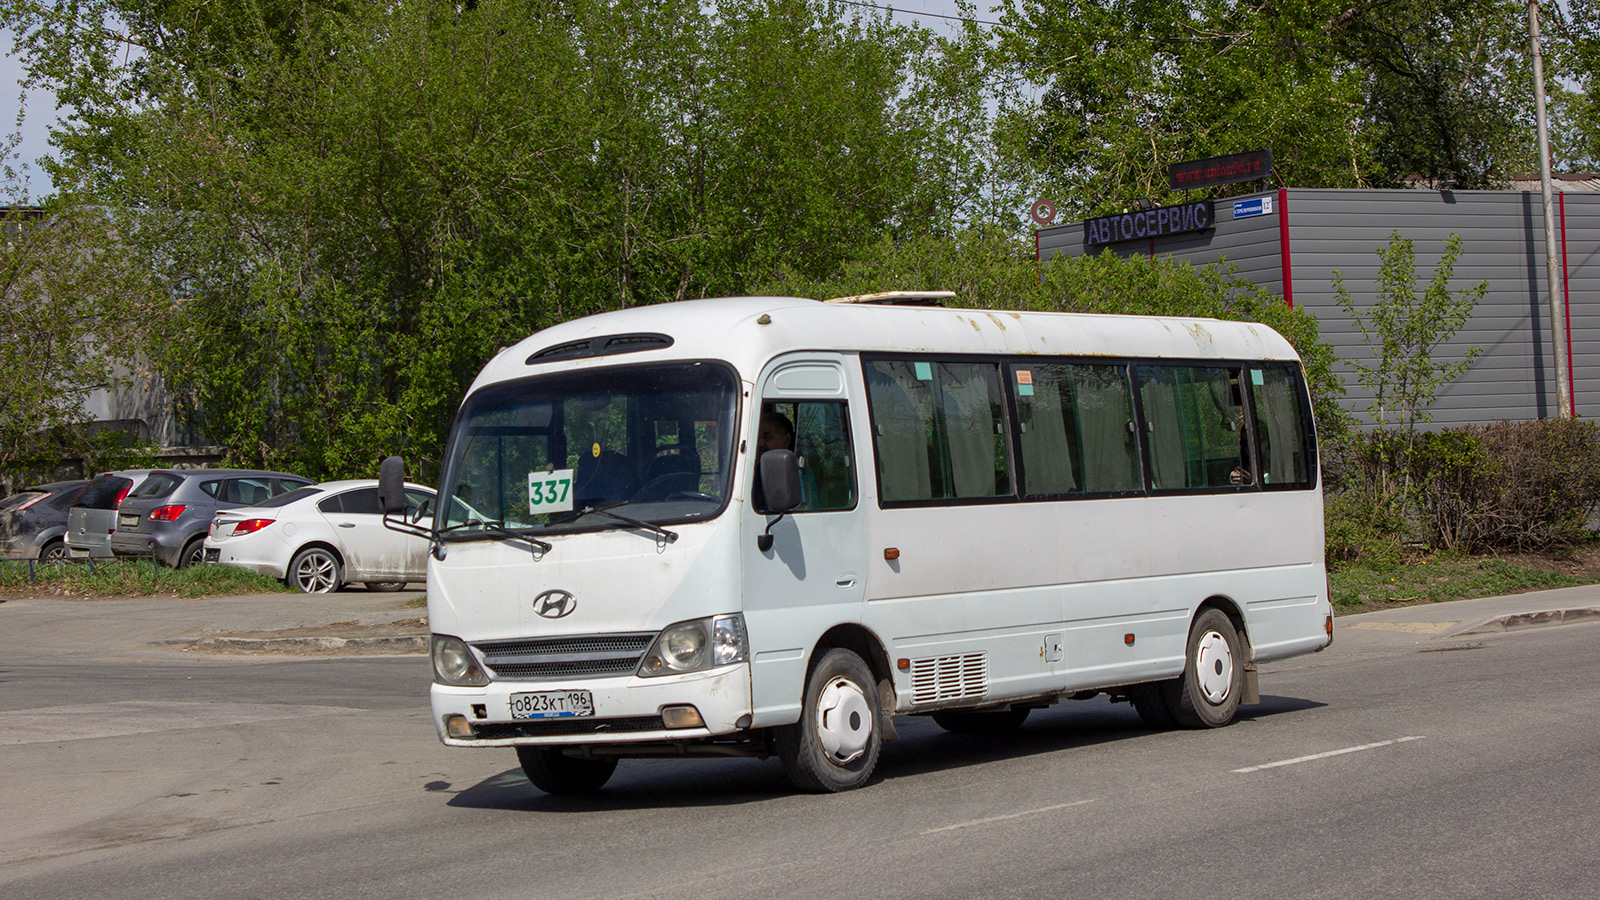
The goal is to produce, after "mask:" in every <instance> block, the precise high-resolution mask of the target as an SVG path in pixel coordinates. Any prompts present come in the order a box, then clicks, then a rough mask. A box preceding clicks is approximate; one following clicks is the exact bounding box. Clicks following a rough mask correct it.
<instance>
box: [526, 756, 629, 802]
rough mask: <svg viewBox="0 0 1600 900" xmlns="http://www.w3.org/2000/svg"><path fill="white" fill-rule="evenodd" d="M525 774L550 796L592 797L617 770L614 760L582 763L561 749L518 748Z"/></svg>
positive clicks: (592, 760) (596, 760)
mask: <svg viewBox="0 0 1600 900" xmlns="http://www.w3.org/2000/svg"><path fill="white" fill-rule="evenodd" d="M517 761H518V762H520V763H522V774H524V775H526V776H528V780H529V781H531V782H533V786H534V787H536V788H538V789H539V790H541V791H544V792H545V793H546V794H555V795H558V796H564V795H570V794H592V793H594V792H595V791H598V790H600V789H601V788H603V787H605V785H606V782H607V781H610V780H611V773H612V772H615V771H616V770H617V761H616V760H614V759H578V758H577V757H573V756H568V755H566V754H565V753H562V752H561V748H560V747H518V748H517Z"/></svg>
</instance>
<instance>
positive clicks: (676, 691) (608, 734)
mask: <svg viewBox="0 0 1600 900" xmlns="http://www.w3.org/2000/svg"><path fill="white" fill-rule="evenodd" d="M573 691H578V692H582V691H587V692H588V693H589V695H590V697H591V698H592V700H593V706H592V708H593V715H590V716H583V715H569V716H561V717H552V718H537V719H523V718H516V717H514V716H513V715H512V700H513V698H514V697H515V696H516V695H519V694H551V693H565V692H573ZM430 693H431V698H432V705H433V724H434V727H435V728H437V729H438V731H439V739H440V740H442V741H444V743H445V744H447V745H449V746H451V747H508V746H517V745H528V744H543V745H576V744H623V743H644V742H660V741H693V740H698V739H703V738H712V737H716V736H718V735H727V734H733V733H736V732H739V731H743V730H745V729H746V728H748V727H749V724H750V712H751V699H750V666H749V664H748V663H738V664H736V665H732V666H724V667H722V668H720V669H714V670H712V671H709V672H696V673H693V674H689V675H669V676H664V677H659V678H639V677H637V676H628V677H626V678H604V679H592V680H581V679H580V680H573V681H563V682H550V681H540V682H525V681H522V682H519V681H495V682H491V683H489V684H488V685H487V686H484V687H455V686H452V685H444V684H435V685H433V689H432V691H431V692H430ZM683 707H693V709H694V712H695V713H697V714H698V718H699V720H700V722H701V724H700V726H699V727H693V726H686V727H671V726H672V725H680V726H682V725H683V720H684V719H685V718H686V717H687V718H690V719H692V718H693V717H692V716H686V714H685V713H684V712H683V711H682V708H683ZM456 716H460V717H462V719H464V720H465V721H464V722H463V721H461V720H456V722H455V723H454V725H455V728H454V729H452V727H451V724H452V723H451V719H452V718H453V717H456ZM468 729H470V734H471V736H470V737H467V736H465V735H464V731H465V730H468Z"/></svg>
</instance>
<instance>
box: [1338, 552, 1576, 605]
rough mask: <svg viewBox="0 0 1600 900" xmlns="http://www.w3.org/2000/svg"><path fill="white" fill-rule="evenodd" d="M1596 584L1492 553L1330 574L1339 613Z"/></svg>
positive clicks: (1353, 567)
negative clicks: (1512, 560)
mask: <svg viewBox="0 0 1600 900" xmlns="http://www.w3.org/2000/svg"><path fill="white" fill-rule="evenodd" d="M1592 583H1593V579H1588V578H1576V577H1573V576H1571V575H1562V574H1560V573H1557V572H1545V571H1541V570H1539V569H1535V568H1532V567H1530V566H1524V565H1521V564H1518V563H1513V562H1510V561H1508V560H1504V559H1495V558H1492V557H1491V558H1488V559H1451V558H1448V557H1434V558H1432V559H1422V560H1417V561H1415V562H1409V563H1401V564H1398V565H1394V566H1385V567H1383V568H1381V569H1375V568H1368V567H1366V566H1359V565H1357V566H1350V567H1347V568H1342V569H1339V570H1337V571H1330V572H1329V573H1328V584H1329V587H1330V588H1331V589H1332V591H1333V608H1334V609H1335V610H1336V611H1339V612H1355V611H1358V610H1363V609H1374V608H1381V607H1386V606H1411V605H1416V604H1422V603H1442V602H1444V601H1447V600H1466V599H1469V598H1472V597H1495V596H1499V595H1501V594H1518V593H1522V592H1524V591H1536V590H1545V589H1547V588H1562V587H1572V586H1574V585H1579V584H1592Z"/></svg>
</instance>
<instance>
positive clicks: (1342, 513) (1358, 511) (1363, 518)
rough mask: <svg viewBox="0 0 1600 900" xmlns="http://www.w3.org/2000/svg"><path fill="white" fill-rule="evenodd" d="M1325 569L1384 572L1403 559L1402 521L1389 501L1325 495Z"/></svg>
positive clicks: (1355, 495)
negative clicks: (1359, 568) (1358, 567)
mask: <svg viewBox="0 0 1600 900" xmlns="http://www.w3.org/2000/svg"><path fill="white" fill-rule="evenodd" d="M1323 517H1324V522H1325V525H1326V534H1327V544H1326V553H1327V561H1328V565H1329V566H1338V565H1341V564H1343V565H1352V564H1354V565H1362V566H1366V567H1368V568H1371V569H1374V570H1378V571H1384V570H1387V569H1391V568H1393V567H1395V566H1397V565H1399V564H1400V563H1401V562H1402V561H1403V559H1404V556H1405V540H1404V536H1405V534H1406V530H1407V529H1406V521H1405V517H1404V516H1403V515H1401V512H1400V510H1399V509H1398V508H1396V507H1395V505H1394V504H1393V503H1392V502H1390V501H1389V500H1387V499H1385V498H1382V497H1378V496H1376V495H1373V494H1370V493H1364V492H1359V491H1344V492H1340V493H1336V494H1330V495H1328V498H1327V501H1326V503H1325V504H1324V506H1323Z"/></svg>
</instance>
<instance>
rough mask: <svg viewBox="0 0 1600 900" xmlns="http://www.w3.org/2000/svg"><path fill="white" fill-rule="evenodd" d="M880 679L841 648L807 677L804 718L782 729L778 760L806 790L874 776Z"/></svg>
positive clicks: (848, 786) (841, 787) (879, 740)
mask: <svg viewBox="0 0 1600 900" xmlns="http://www.w3.org/2000/svg"><path fill="white" fill-rule="evenodd" d="M877 684H878V681H877V679H876V678H874V677H873V675H872V669H870V668H868V666H867V664H866V663H865V662H863V661H862V659H861V657H859V656H857V655H855V654H854V653H852V652H850V651H849V650H845V649H843V648H838V647H836V648H834V649H831V650H829V651H827V652H826V653H824V654H823V655H822V658H821V659H819V660H817V664H816V665H815V666H813V667H812V669H811V674H810V676H809V677H807V679H806V693H805V698H804V703H803V704H802V706H801V711H800V721H799V722H796V723H795V724H793V725H786V726H783V727H782V728H779V729H778V733H777V735H776V737H777V745H778V759H779V761H781V762H782V763H783V771H784V773H785V774H787V775H788V776H789V780H790V781H792V782H794V785H795V787H797V788H799V789H800V790H802V791H813V792H816V793H828V794H831V793H837V792H839V791H848V790H852V789H854V788H858V787H861V786H862V785H864V784H866V783H867V779H869V778H871V777H872V770H873V769H874V768H876V767H877V765H878V751H879V750H880V749H881V748H882V746H883V735H882V728H881V727H880V723H879V721H878V716H879V715H880V711H879V709H878V688H877Z"/></svg>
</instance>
